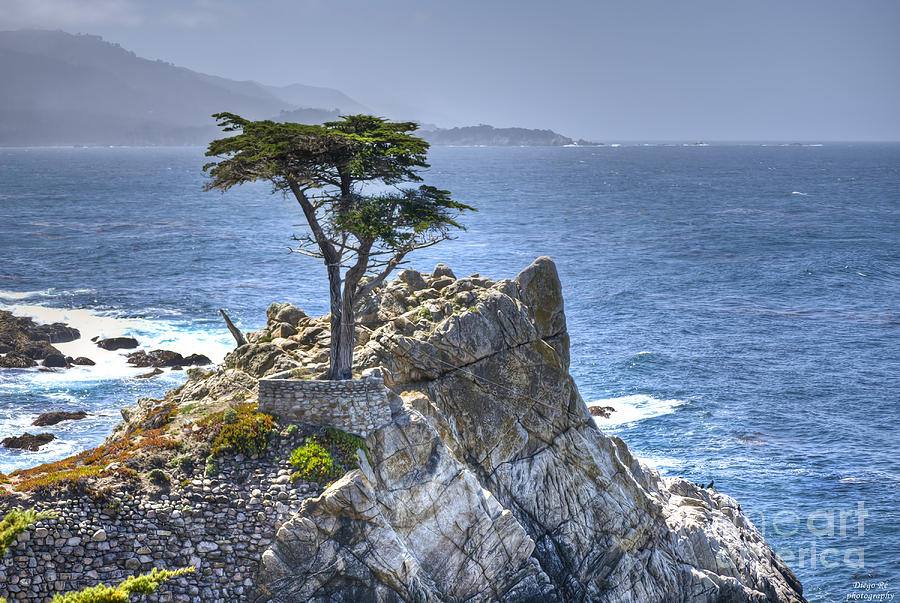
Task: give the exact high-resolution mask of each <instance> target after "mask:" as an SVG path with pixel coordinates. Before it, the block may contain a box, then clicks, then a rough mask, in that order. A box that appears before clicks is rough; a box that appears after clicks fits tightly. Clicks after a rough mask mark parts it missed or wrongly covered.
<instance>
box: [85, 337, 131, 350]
mask: <svg viewBox="0 0 900 603" xmlns="http://www.w3.org/2000/svg"><path fill="white" fill-rule="evenodd" d="M95 343H96V344H97V347H98V348H100V349H103V350H108V351H111V352H113V351H115V350H132V349H134V348H136V347H138V342H137V339H135V338H134V337H110V338H109V339H101V340H99V341H97V342H95Z"/></svg>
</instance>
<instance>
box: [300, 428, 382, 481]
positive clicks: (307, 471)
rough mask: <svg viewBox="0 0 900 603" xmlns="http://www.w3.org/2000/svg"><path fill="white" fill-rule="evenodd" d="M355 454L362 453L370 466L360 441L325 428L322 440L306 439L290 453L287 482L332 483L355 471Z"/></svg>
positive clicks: (361, 440) (338, 431) (363, 444)
mask: <svg viewBox="0 0 900 603" xmlns="http://www.w3.org/2000/svg"><path fill="white" fill-rule="evenodd" d="M357 450H362V451H363V452H364V453H365V455H366V457H367V458H368V459H369V463H370V464H371V463H372V459H371V457H370V456H369V450H368V448H366V441H365V440H364V439H363V438H361V437H359V436H355V435H352V434H349V433H347V432H345V431H341V430H340V429H335V428H334V427H328V428H326V429H325V436H324V437H318V436H313V437H309V438H306V441H305V443H304V444H303V445H302V446H300V447H298V448H296V449H294V451H293V452H292V453H291V458H290V463H291V465H293V467H294V473H293V474H291V480H292V481H294V480H298V479H303V480H306V481H310V482H317V483H319V484H321V485H325V484H326V483H328V482H331V481H334V480H335V479H337V478H339V477H340V476H342V475H343V474H344V473H346V472H347V471H350V470H352V469H356V468H358V467H359V459H358V457H357V456H356V451H357Z"/></svg>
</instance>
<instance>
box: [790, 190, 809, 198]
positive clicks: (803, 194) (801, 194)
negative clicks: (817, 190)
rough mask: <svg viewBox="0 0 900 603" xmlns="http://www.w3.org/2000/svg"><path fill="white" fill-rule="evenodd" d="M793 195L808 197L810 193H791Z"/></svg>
mask: <svg viewBox="0 0 900 603" xmlns="http://www.w3.org/2000/svg"><path fill="white" fill-rule="evenodd" d="M791 194H792V195H800V196H801V197H806V196H807V195H809V193H801V192H800V191H791Z"/></svg>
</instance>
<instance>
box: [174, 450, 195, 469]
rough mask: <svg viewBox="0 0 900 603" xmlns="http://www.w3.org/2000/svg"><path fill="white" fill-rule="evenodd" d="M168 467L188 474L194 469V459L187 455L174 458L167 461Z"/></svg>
mask: <svg viewBox="0 0 900 603" xmlns="http://www.w3.org/2000/svg"><path fill="white" fill-rule="evenodd" d="M169 466H170V467H174V468H175V469H181V470H182V471H184V472H185V473H189V472H190V471H191V470H192V469H193V468H194V459H192V458H191V455H189V454H185V455H183V456H176V457H174V458H173V459H172V460H171V461H169Z"/></svg>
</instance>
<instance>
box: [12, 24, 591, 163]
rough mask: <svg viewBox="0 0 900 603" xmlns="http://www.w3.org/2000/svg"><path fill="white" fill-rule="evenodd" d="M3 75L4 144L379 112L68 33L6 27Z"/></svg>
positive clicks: (195, 138)
mask: <svg viewBox="0 0 900 603" xmlns="http://www.w3.org/2000/svg"><path fill="white" fill-rule="evenodd" d="M0 82H2V85H0V147H4V146H5V147H10V146H72V145H76V146H81V145H86V146H92V145H126V146H154V145H205V144H206V143H208V142H209V141H210V140H212V139H214V138H218V137H220V136H221V135H222V132H221V130H220V129H219V128H218V127H217V126H216V124H215V121H214V120H213V119H212V117H211V115H212V114H213V113H219V112H223V111H227V112H230V113H237V114H239V115H242V116H244V117H246V118H248V119H273V120H278V121H294V122H301V123H314V124H321V123H323V122H326V121H335V120H337V119H339V118H340V116H341V115H348V114H354V113H372V112H373V111H372V109H369V108H368V107H366V106H365V105H363V104H361V103H359V102H357V101H356V100H354V99H352V98H350V97H349V96H347V95H346V94H344V93H343V92H341V91H340V90H335V89H333V88H321V87H316V86H308V85H304V84H291V85H289V86H267V85H264V84H260V83H258V82H254V81H237V80H230V79H228V78H224V77H219V76H215V75H208V74H205V73H199V72H196V71H192V70H190V69H187V68H185V67H178V66H176V65H173V64H171V63H167V62H165V61H161V60H155V61H154V60H150V59H144V58H141V57H139V56H137V55H136V54H135V53H134V52H131V51H129V50H126V49H124V48H122V47H121V46H119V45H118V44H115V43H112V42H107V41H105V40H103V38H101V37H100V36H94V35H88V34H78V35H73V34H70V33H66V32H64V31H48V30H19V31H0ZM388 117H395V118H396V117H399V118H401V119H402V118H403V116H388ZM419 134H420V135H421V136H422V137H423V138H425V139H426V140H428V141H429V142H430V143H431V144H434V145H459V146H562V145H567V144H573V140H572V139H571V138H568V137H566V136H563V135H561V134H558V133H556V132H553V131H552V130H532V129H527V128H494V127H492V126H488V125H479V126H469V127H463V128H450V129H441V128H437V127H435V126H426V127H424V128H423V129H422V130H420V131H419ZM580 142H581V141H579V143H580Z"/></svg>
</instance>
